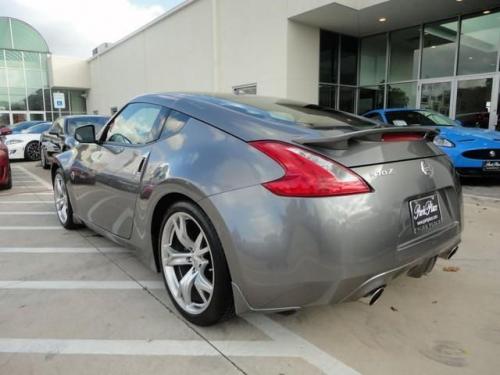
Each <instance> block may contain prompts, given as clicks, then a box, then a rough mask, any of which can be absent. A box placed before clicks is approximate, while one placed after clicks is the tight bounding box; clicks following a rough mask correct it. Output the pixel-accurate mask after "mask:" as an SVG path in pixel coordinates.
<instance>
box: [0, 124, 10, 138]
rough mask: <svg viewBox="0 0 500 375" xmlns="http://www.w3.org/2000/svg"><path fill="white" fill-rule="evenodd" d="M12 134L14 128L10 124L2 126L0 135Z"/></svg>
mask: <svg viewBox="0 0 500 375" xmlns="http://www.w3.org/2000/svg"><path fill="white" fill-rule="evenodd" d="M9 134H12V129H11V128H9V127H8V126H2V127H0V136H2V135H9Z"/></svg>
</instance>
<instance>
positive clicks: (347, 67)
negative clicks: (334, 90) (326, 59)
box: [340, 35, 358, 85]
mask: <svg viewBox="0 0 500 375" xmlns="http://www.w3.org/2000/svg"><path fill="white" fill-rule="evenodd" d="M340 43H341V48H340V49H341V51H340V83H343V84H345V85H356V84H357V81H358V79H357V77H358V39H357V38H354V37H350V36H346V35H342V37H341V42H340Z"/></svg>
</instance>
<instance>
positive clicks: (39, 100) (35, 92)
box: [28, 88, 43, 111]
mask: <svg viewBox="0 0 500 375" xmlns="http://www.w3.org/2000/svg"><path fill="white" fill-rule="evenodd" d="M28 108H29V110H30V111H43V92H42V89H41V88H40V89H28Z"/></svg>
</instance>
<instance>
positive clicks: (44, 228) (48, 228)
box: [0, 225, 64, 230]
mask: <svg viewBox="0 0 500 375" xmlns="http://www.w3.org/2000/svg"><path fill="white" fill-rule="evenodd" d="M63 229H64V228H63V227H62V226H60V225H54V226H37V225H30V226H25V225H12V226H11V225H9V226H0V230H63Z"/></svg>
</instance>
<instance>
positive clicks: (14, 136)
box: [5, 133, 40, 142]
mask: <svg viewBox="0 0 500 375" xmlns="http://www.w3.org/2000/svg"><path fill="white" fill-rule="evenodd" d="M12 139H18V140H21V141H23V142H29V141H39V140H40V134H32V133H30V134H26V133H24V134H23V133H17V134H9V135H6V136H5V142H7V141H8V140H12Z"/></svg>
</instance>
